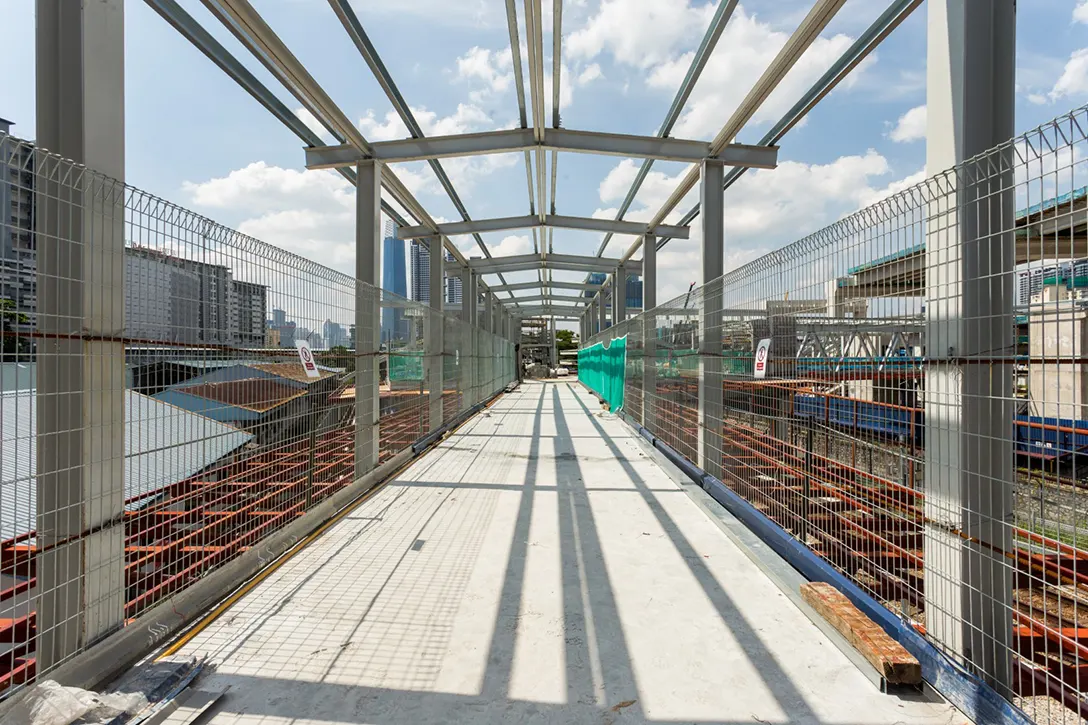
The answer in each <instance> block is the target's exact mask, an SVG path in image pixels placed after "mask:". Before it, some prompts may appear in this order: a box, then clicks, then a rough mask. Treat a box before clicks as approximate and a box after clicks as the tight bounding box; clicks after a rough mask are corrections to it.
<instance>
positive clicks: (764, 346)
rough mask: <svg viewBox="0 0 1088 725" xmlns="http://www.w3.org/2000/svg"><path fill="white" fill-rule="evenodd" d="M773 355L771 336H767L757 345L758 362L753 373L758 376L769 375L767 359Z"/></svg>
mask: <svg viewBox="0 0 1088 725" xmlns="http://www.w3.org/2000/svg"><path fill="white" fill-rule="evenodd" d="M770 356H771V338H769V337H765V338H763V339H762V340H760V341H759V344H758V345H756V364H755V367H754V368H752V375H753V376H754V377H757V378H765V377H767V359H768V358H769V357H770Z"/></svg>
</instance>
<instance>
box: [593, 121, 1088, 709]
mask: <svg viewBox="0 0 1088 725" xmlns="http://www.w3.org/2000/svg"><path fill="white" fill-rule="evenodd" d="M1086 134H1088V109H1086V108H1080V109H1077V110H1075V111H1073V112H1071V113H1070V114H1068V115H1066V116H1063V117H1061V118H1058V119H1056V120H1055V121H1053V122H1051V123H1047V124H1045V125H1044V126H1042V127H1040V128H1038V129H1036V130H1034V131H1031V132H1029V133H1027V134H1024V135H1023V136H1020V137H1018V138H1016V139H1014V140H1012V141H1010V142H1009V143H1007V144H1004V145H1002V146H1000V147H998V148H995V149H993V150H992V151H990V152H988V153H986V154H983V155H982V156H980V157H977V158H975V159H972V160H970V161H968V162H966V163H964V164H962V165H961V166H959V167H957V168H955V169H951V170H949V171H947V172H945V173H942V174H938V175H936V176H934V177H931V178H928V179H926V180H924V181H922V182H921V183H918V184H916V185H913V186H911V187H909V188H906V189H904V190H903V191H901V192H899V193H897V194H895V195H894V196H891V197H890V198H887V199H884V200H882V201H879V202H877V203H875V204H873V205H872V206H870V207H867V208H865V209H863V210H862V211H859V212H857V213H855V214H852V215H850V216H848V217H846V218H844V219H842V220H841V221H838V222H836V223H834V224H832V225H830V226H828V227H826V228H824V229H822V230H820V231H818V232H816V233H814V234H812V235H810V236H808V237H805V238H804V239H802V240H800V241H798V242H796V243H794V244H792V245H789V246H787V247H785V248H783V249H781V250H779V251H776V252H773V253H771V254H769V255H766V256H765V257H762V258H760V259H758V260H756V261H754V262H752V263H750V264H748V265H745V266H743V267H741V268H739V269H736V270H733V271H731V272H729V273H727V274H726V275H725V276H724V277H722V278H720V279H717V280H714V281H713V282H710V283H709V284H706V285H704V286H703V287H701V288H697V289H694V290H692V291H691V292H690V293H688V294H686V295H683V296H681V297H678V298H676V299H674V300H672V301H670V302H668V303H666V304H663V305H660V306H659V307H657V308H656V309H654V310H649V311H647V312H645V313H644V314H642V315H639V316H637V317H634V318H631V319H628V320H626V321H624V322H622V323H620V324H618V325H616V326H614V327H611V328H608V329H606V330H605V331H604V332H603V333H601V334H599V335H596V336H594V337H593V338H591V339H590V340H588V341H587V342H586V343H585V346H590V345H593V344H595V343H598V342H602V341H608V340H612V339H615V338H619V337H623V336H626V340H627V365H626V369H625V374H624V386H625V396H624V397H625V410H626V411H627V413H628V414H629V415H631V416H632V417H634V418H636V419H637V420H639V422H641V423H642V424H643V425H644V426H645V427H646V428H648V429H649V430H650V431H651V432H653V433H654V435H656V436H657V437H658V438H659V439H661V440H662V441H663V442H665V443H667V444H668V445H670V446H671V447H673V448H674V449H675V450H676V451H677V452H679V453H680V454H681V455H683V456H684V457H686V458H688V459H689V460H691V461H692V462H695V463H697V464H698V465H699V466H701V467H702V468H703V469H704V470H706V471H707V472H709V473H712V474H714V475H716V476H718V477H719V478H720V479H721V480H722V481H723V482H724V483H725V484H726V485H727V486H728V487H729V488H731V489H732V490H733V491H734V492H736V493H737V494H739V495H740V496H742V497H743V498H745V499H746V500H747V501H749V502H750V503H751V504H752V505H753V506H755V508H757V509H758V510H759V511H761V512H762V513H763V514H765V515H766V516H768V517H769V518H770V519H771V520H773V521H774V522H775V523H776V524H778V525H779V526H780V527H782V528H783V529H784V530H786V531H787V532H789V534H790V535H792V536H793V537H795V538H796V539H797V540H799V541H801V542H803V543H804V544H805V545H806V546H807V547H809V548H810V549H811V550H812V551H813V552H815V553H816V554H818V555H819V556H821V557H823V558H824V559H825V560H827V561H828V562H830V563H831V564H833V565H834V566H835V567H836V568H837V569H838V570H839V571H841V572H842V573H843V574H845V575H847V576H848V577H849V578H851V579H852V580H853V581H854V582H855V583H856V584H858V585H859V586H860V587H861V588H862V589H863V590H865V591H866V592H867V593H868V594H869V595H871V596H872V597H874V598H875V599H877V600H878V601H880V602H881V603H883V604H884V605H885V606H886V607H888V608H889V609H891V610H893V611H894V612H896V613H897V614H899V615H900V616H901V617H902V618H903V619H904V621H906V622H909V623H910V624H911V625H912V626H914V627H915V628H916V629H917V630H918V631H920V632H923V633H925V635H926V636H927V637H928V638H929V640H930V641H931V642H933V643H934V644H935V645H937V646H938V647H939V648H940V649H942V650H943V651H944V652H945V653H946V654H947V655H948V656H949V657H951V658H953V659H955V660H957V661H958V662H960V663H961V664H963V665H964V666H965V667H967V668H968V669H970V670H971V671H973V672H975V673H977V674H978V675H980V676H981V677H983V678H984V679H985V680H986V681H988V682H989V683H990V684H991V685H993V686H994V687H995V688H997V689H998V691H999V692H1001V693H1002V694H1004V695H1006V696H1007V697H1010V698H1025V697H1033V698H1043V699H1042V700H1041V702H1042V703H1044V705H1037V704H1035V703H1034V701H1033V705H1032V707H1033V708H1034V709H1035V712H1036V713H1037V717H1040V718H1043V719H1044V720H1045V721H1063V720H1061V718H1064V717H1067V716H1068V717H1074V716H1073V715H1072V713H1069V712H1064V710H1063V708H1066V709H1068V710H1071V711H1073V712H1075V713H1078V714H1079V715H1081V716H1086V715H1088V705H1086V702H1088V701H1086V700H1085V699H1084V694H1085V693H1086V691H1088V669H1086V668H1088V629H1085V628H1084V625H1085V624H1088V496H1086V494H1085V488H1086V486H1088V467H1086V465H1085V464H1086V463H1088V377H1086V372H1088V367H1085V364H1086V363H1088V359H1086V350H1085V349H1084V347H1083V346H1084V345H1085V344H1086V342H1088V161H1086V158H1088V153H1086V152H1088V135H1086ZM727 202H728V198H727ZM727 243H728V240H727ZM1082 673H1083V674H1082ZM1017 702H1020V703H1024V702H1025V701H1024V700H1020V699H1017ZM1043 706H1045V707H1051V708H1055V710H1054V711H1053V712H1052V713H1051V714H1049V715H1045V714H1040V713H1041V711H1040V710H1039V707H1043ZM1054 717H1057V718H1059V720H1050V719H1049V718H1054Z"/></svg>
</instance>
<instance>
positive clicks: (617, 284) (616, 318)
mask: <svg viewBox="0 0 1088 725" xmlns="http://www.w3.org/2000/svg"><path fill="white" fill-rule="evenodd" d="M626 319H627V267H625V266H624V265H622V264H621V265H619V266H618V267H616V271H615V272H614V273H613V274H612V324H613V325H618V324H620V323H622V322H623V321H624V320H626Z"/></svg>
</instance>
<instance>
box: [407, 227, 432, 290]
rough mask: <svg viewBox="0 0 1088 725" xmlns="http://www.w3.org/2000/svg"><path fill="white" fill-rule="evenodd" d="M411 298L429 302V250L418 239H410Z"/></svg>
mask: <svg viewBox="0 0 1088 725" xmlns="http://www.w3.org/2000/svg"><path fill="white" fill-rule="evenodd" d="M412 299H413V300H415V301H416V302H422V303H424V304H430V302H431V251H430V250H429V249H427V245H425V244H423V243H422V242H420V241H419V240H418V239H413V240H412Z"/></svg>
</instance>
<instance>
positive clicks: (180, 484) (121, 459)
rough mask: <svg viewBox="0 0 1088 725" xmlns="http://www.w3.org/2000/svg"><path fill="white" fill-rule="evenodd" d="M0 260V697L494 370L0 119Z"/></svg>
mask: <svg viewBox="0 0 1088 725" xmlns="http://www.w3.org/2000/svg"><path fill="white" fill-rule="evenodd" d="M0 265H2V266H0V313H2V323H3V328H2V338H0V339H2V343H3V347H2V349H0V375H2V392H0V444H2V451H0V453H2V456H0V697H3V696H4V694H6V693H10V692H11V691H13V688H14V687H15V686H18V685H21V684H23V683H25V682H27V681H29V680H30V679H32V678H33V677H35V676H36V675H40V674H42V673H45V672H48V671H49V670H51V669H53V668H55V667H56V666H58V665H60V664H63V663H65V662H67V661H69V660H70V659H71V658H72V657H74V656H75V655H76V654H78V653H79V652H81V651H82V650H84V649H85V648H86V647H87V646H89V645H91V644H93V643H94V642H96V641H98V640H100V639H101V638H103V637H105V636H107V635H109V634H110V633H112V632H114V631H116V630H117V629H119V628H121V627H123V626H126V625H131V624H133V623H134V622H138V621H139V620H138V618H139V617H140V615H141V614H143V613H145V612H147V611H148V610H149V609H151V608H153V607H156V606H157V605H162V604H163V603H164V602H167V600H169V598H170V597H171V596H172V595H175V594H177V593H179V592H181V591H183V590H185V589H186V587H188V586H190V585H191V584H193V583H194V582H196V581H197V580H199V579H200V578H201V577H203V576H205V575H206V574H208V573H209V572H211V571H214V570H215V569H217V568H218V567H220V566H222V565H223V564H224V563H226V562H228V561H230V560H232V559H233V558H235V557H237V556H238V555H240V554H241V553H243V552H245V551H247V550H249V549H252V548H253V547H257V546H259V545H260V542H261V541H262V539H264V537H266V536H267V535H269V534H270V533H272V532H275V531H278V530H280V529H282V528H283V527H285V526H287V525H288V524H290V523H291V522H293V521H295V520H296V519H298V518H299V517H300V516H301V515H303V514H304V513H305V512H306V511H308V510H310V509H311V508H312V507H313V506H315V505H317V504H318V503H320V502H322V501H325V500H326V499H328V498H329V497H330V496H332V495H333V494H334V493H336V492H337V491H339V490H341V489H344V488H346V487H347V486H349V485H350V484H352V483H354V482H355V481H356V479H358V478H359V477H360V476H362V475H364V474H366V473H367V472H368V471H370V470H372V469H373V468H374V467H375V466H376V465H378V464H380V463H382V462H385V461H387V460H389V459H390V458H392V457H393V456H394V455H395V454H397V453H398V452H400V451H402V450H404V449H405V448H406V447H408V446H411V445H412V444H413V443H416V442H417V441H419V440H420V439H421V438H422V437H424V436H425V435H426V434H427V433H429V432H433V431H434V430H435V429H436V428H437V427H438V426H440V425H444V424H447V423H449V422H451V421H453V420H454V419H455V418H456V417H457V416H458V415H460V414H462V413H463V412H465V411H467V410H468V409H469V408H470V407H471V406H473V405H474V404H476V403H478V402H481V401H483V400H485V399H486V398H487V397H488V396H490V395H491V394H492V393H494V392H496V391H498V390H501V389H502V388H503V387H504V386H505V385H507V384H508V383H509V382H510V381H511V380H512V379H513V377H514V367H513V364H514V363H513V345H512V343H510V342H509V341H507V340H505V339H501V338H499V337H498V336H496V335H493V334H491V333H490V332H485V331H483V330H479V329H473V328H470V327H469V326H468V325H467V324H466V323H465V322H463V321H462V320H461V319H459V318H457V317H454V316H452V315H450V314H447V313H442V312H439V311H437V310H435V309H433V308H431V307H429V306H428V305H426V304H422V303H420V302H415V301H411V300H407V299H404V298H401V297H398V296H396V295H393V294H390V293H388V292H384V291H382V290H379V289H377V288H374V287H371V286H369V285H366V284H364V283H362V282H361V281H358V280H356V279H355V278H354V277H352V276H350V275H346V274H343V273H340V272H338V271H336V270H332V269H329V268H327V267H323V266H321V265H319V264H316V263H314V262H312V261H310V260H306V259H303V258H301V257H298V256H295V255H293V254H290V253H288V252H285V251H283V250H280V249H277V248H274V247H271V246H269V245H267V244H264V243H262V242H260V241H258V240H256V239H253V238H251V237H248V236H246V235H244V234H240V233H238V232H236V231H234V230H232V229H229V228H227V227H224V226H222V225H219V224H216V223H214V222H212V221H210V220H208V219H206V218H204V217H201V216H200V215H198V214H195V213H193V212H190V211H188V210H186V209H184V208H181V207H179V206H176V205H174V204H171V203H169V202H167V201H164V200H162V199H159V198H157V197H154V196H152V195H150V194H147V193H145V192H143V191H141V190H139V189H136V188H134V187H131V186H128V185H125V184H122V183H119V182H116V181H114V180H111V179H108V178H105V177H102V176H99V175H97V174H93V173H91V172H89V171H87V170H85V169H83V168H81V167H79V166H77V165H75V164H73V163H71V162H69V161H66V160H64V159H62V158H59V157H57V156H54V155H50V154H49V153H47V152H45V151H43V150H41V149H38V148H35V147H34V146H33V145H32V144H30V143H27V142H25V141H21V140H19V139H16V138H13V137H10V136H4V135H0ZM383 331H385V333H386V334H383ZM435 331H440V332H441V335H440V336H439V338H440V339H441V345H440V346H435V345H434V344H433V343H432V346H431V347H430V348H427V347H426V344H427V340H428V339H434V337H435V336H434V335H433V334H430V337H429V333H433V332H435ZM371 342H372V343H373V344H371ZM357 343H359V344H357ZM436 376H440V378H438V379H436ZM357 392H358V395H357ZM357 398H358V399H357ZM364 399H365V400H364ZM364 402H365V403H366V404H367V405H369V403H371V402H373V403H375V405H376V409H377V411H378V416H377V441H376V448H374V449H373V451H374V453H375V455H370V451H371V450H372V449H371V448H368V447H367V446H368V445H371V443H372V442H373V441H372V439H373V436H370V437H367V436H368V431H369V429H370V428H372V426H371V425H370V422H371V420H372V419H371V420H364V418H366V417H367V416H366V415H364V416H362V417H360V416H359V415H358V413H359V411H360V410H362V409H363V405H364ZM364 413H365V411H364ZM361 420H362V421H363V423H362V424H360V425H357V423H358V422H359V421H361ZM360 451H362V452H363V453H362V454H360ZM360 455H363V456H364V458H359V456H360ZM269 558H273V557H269Z"/></svg>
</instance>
